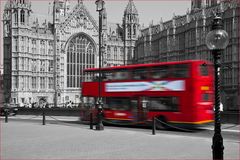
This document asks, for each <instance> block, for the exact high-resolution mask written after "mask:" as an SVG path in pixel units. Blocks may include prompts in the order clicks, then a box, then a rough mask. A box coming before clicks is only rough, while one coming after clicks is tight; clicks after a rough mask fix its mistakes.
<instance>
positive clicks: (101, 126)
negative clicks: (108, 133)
mask: <svg viewBox="0 0 240 160" xmlns="http://www.w3.org/2000/svg"><path fill="white" fill-rule="evenodd" d="M96 130H98V131H102V130H104V126H103V124H102V123H99V124H97V125H96Z"/></svg>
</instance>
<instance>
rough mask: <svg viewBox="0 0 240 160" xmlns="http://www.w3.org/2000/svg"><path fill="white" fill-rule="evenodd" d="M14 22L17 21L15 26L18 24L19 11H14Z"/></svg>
mask: <svg viewBox="0 0 240 160" xmlns="http://www.w3.org/2000/svg"><path fill="white" fill-rule="evenodd" d="M14 21H15V25H17V24H18V11H17V10H15V11H14Z"/></svg>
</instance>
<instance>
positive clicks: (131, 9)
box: [124, 0, 138, 14]
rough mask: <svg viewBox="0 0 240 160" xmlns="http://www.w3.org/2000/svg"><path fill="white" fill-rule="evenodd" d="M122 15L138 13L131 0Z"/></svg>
mask: <svg viewBox="0 0 240 160" xmlns="http://www.w3.org/2000/svg"><path fill="white" fill-rule="evenodd" d="M124 14H138V11H137V9H136V6H135V4H134V2H133V0H129V2H128V4H127V7H126V9H125V11H124Z"/></svg>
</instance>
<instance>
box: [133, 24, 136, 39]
mask: <svg viewBox="0 0 240 160" xmlns="http://www.w3.org/2000/svg"><path fill="white" fill-rule="evenodd" d="M133 36H134V37H135V36H136V24H134V26H133Z"/></svg>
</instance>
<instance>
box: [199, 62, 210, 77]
mask: <svg viewBox="0 0 240 160" xmlns="http://www.w3.org/2000/svg"><path fill="white" fill-rule="evenodd" d="M199 67H200V74H201V76H208V65H206V64H203V65H200V66H199Z"/></svg>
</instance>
